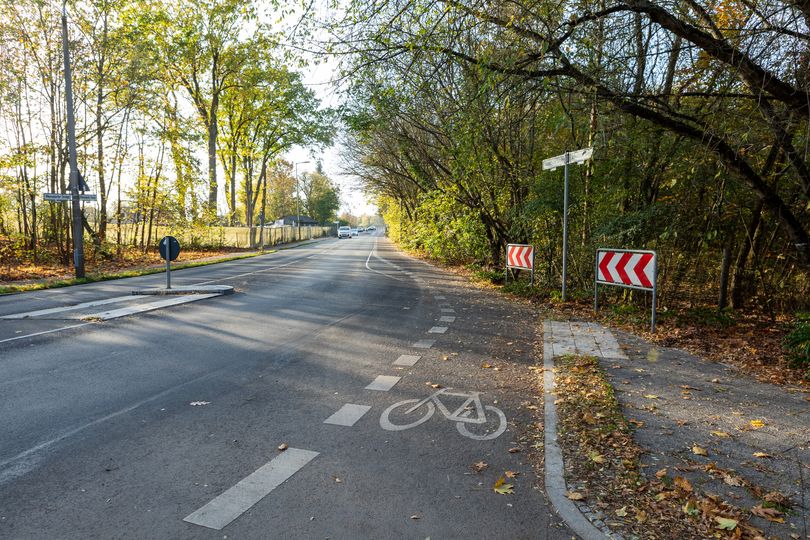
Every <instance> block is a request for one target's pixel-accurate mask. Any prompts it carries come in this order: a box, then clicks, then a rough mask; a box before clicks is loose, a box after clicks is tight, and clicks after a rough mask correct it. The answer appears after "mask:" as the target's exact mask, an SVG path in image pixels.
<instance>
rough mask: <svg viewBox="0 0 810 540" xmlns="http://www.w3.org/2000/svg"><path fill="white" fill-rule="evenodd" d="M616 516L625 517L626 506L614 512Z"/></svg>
mask: <svg viewBox="0 0 810 540" xmlns="http://www.w3.org/2000/svg"><path fill="white" fill-rule="evenodd" d="M616 515H617V516H619V517H625V516H627V507H626V506H622V507H621V508H619V509H618V510H616Z"/></svg>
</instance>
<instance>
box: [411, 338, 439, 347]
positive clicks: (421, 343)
mask: <svg viewBox="0 0 810 540" xmlns="http://www.w3.org/2000/svg"><path fill="white" fill-rule="evenodd" d="M434 343H436V340H435V339H420V340H419V341H417V342H416V343H414V344H413V345H411V347H414V348H416V349H429V348H431V347H433V344H434Z"/></svg>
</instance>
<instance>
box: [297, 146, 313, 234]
mask: <svg viewBox="0 0 810 540" xmlns="http://www.w3.org/2000/svg"><path fill="white" fill-rule="evenodd" d="M305 163H311V162H310V161H296V162H295V213H296V218H295V226H296V227H297V228H298V233H297V234H296V235H295V240H296V242H297V241H298V240H301V194H300V192H299V191H298V166H299V165H303V164H305Z"/></svg>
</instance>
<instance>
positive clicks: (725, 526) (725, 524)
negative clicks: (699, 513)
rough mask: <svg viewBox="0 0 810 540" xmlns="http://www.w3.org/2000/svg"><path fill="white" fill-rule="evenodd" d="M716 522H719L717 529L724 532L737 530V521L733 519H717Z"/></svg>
mask: <svg viewBox="0 0 810 540" xmlns="http://www.w3.org/2000/svg"><path fill="white" fill-rule="evenodd" d="M714 520H715V521H716V522H717V527H715V528H716V529H720V530H724V531H733V530H734V529H736V528H737V520H736V519H731V518H724V517H719V516H717V517H715V518H714Z"/></svg>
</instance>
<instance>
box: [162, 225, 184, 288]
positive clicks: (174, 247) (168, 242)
mask: <svg viewBox="0 0 810 540" xmlns="http://www.w3.org/2000/svg"><path fill="white" fill-rule="evenodd" d="M158 250H159V251H160V256H161V257H162V258H164V259H166V288H167V289H171V288H172V264H171V262H172V261H173V260H175V259H176V258H177V256H178V255H180V242H178V241H177V238H175V237H174V236H164V237H163V238H162V239H161V240H160V244H158Z"/></svg>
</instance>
